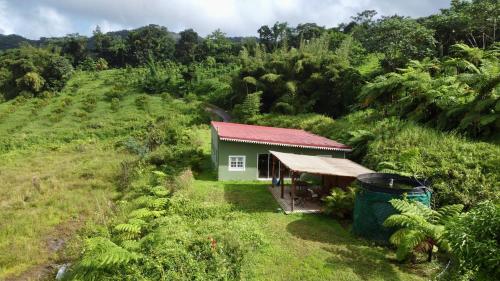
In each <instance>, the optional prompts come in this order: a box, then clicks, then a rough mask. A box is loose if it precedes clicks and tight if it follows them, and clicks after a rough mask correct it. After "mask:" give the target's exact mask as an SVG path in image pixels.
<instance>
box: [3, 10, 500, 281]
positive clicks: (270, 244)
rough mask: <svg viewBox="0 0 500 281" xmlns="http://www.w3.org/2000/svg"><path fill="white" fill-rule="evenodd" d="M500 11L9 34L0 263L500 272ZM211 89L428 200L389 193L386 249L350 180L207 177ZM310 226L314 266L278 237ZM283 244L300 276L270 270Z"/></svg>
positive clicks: (238, 110) (237, 112) (154, 271)
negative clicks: (323, 185) (299, 195)
mask: <svg viewBox="0 0 500 281" xmlns="http://www.w3.org/2000/svg"><path fill="white" fill-rule="evenodd" d="M499 21H500V4H499V2H498V1H496V0H472V1H467V0H452V1H451V3H450V6H449V8H446V9H442V10H441V11H440V12H438V13H436V14H434V15H430V16H427V17H421V18H410V17H404V16H399V15H378V14H377V12H376V11H375V10H366V11H363V12H360V13H358V14H356V15H353V16H352V17H351V20H350V21H349V22H346V23H342V24H340V25H338V26H336V27H324V26H320V25H318V24H315V23H302V24H298V25H297V26H291V25H289V24H288V23H286V22H276V23H274V24H273V25H263V26H261V27H260V28H259V29H258V30H257V34H258V37H228V36H227V35H226V34H225V33H224V32H222V31H221V30H219V29H218V30H215V31H213V32H212V33H210V34H209V35H207V36H205V37H202V36H200V35H199V34H198V33H197V32H196V31H195V30H193V29H186V30H184V31H181V32H179V33H174V32H171V31H169V30H168V29H167V28H166V27H163V26H160V25H155V24H150V25H147V26H144V27H140V28H137V29H133V30H123V31H119V32H108V33H103V32H102V31H101V28H100V27H99V26H97V27H96V28H95V30H94V31H93V34H92V36H90V37H86V36H83V35H79V34H69V35H67V36H65V37H54V38H42V39H41V40H24V39H23V38H19V37H17V36H2V37H0V41H1V44H0V46H1V47H2V50H1V51H0V132H1V133H0V158H1V159H2V162H3V163H0V206H2V210H3V211H2V212H1V213H2V214H0V225H5V226H7V227H2V228H1V229H0V251H2V252H4V253H6V254H5V255H3V254H2V255H1V256H0V279H2V280H3V278H6V279H7V280H37V277H36V276H39V271H40V268H43V270H45V271H49V272H51V273H50V274H52V273H54V267H55V266H54V265H55V264H58V265H61V264H64V266H65V267H67V270H66V272H65V274H64V276H61V277H60V280H269V279H268V278H272V279H273V280H325V276H327V277H326V278H334V277H336V278H338V280H464V281H466V280H471V281H472V280H496V279H497V278H500V245H499V244H500V38H499V37H500V34H498V33H499V32H498V29H499V27H498V22H499ZM211 106H215V107H217V108H220V109H222V110H224V111H226V112H228V114H230V115H231V116H232V117H233V119H234V121H235V122H240V123H247V124H257V125H269V126H277V127H289V128H299V129H304V130H306V131H309V132H312V133H315V134H318V135H321V136H324V137H327V138H330V139H333V140H338V141H341V142H343V143H346V144H348V145H350V146H352V147H353V153H351V155H349V158H351V159H352V160H354V161H357V162H359V163H362V164H363V165H365V166H366V167H369V168H370V169H373V170H376V171H381V172H391V173H398V174H402V175H406V176H410V177H415V178H421V179H425V180H428V181H429V182H431V183H432V189H433V201H432V209H433V210H428V208H422V206H420V205H418V204H414V203H411V202H408V201H404V200H401V201H402V202H394V203H393V205H394V206H395V208H396V209H398V210H399V211H400V213H401V214H400V215H399V217H394V218H393V219H392V220H387V221H386V222H385V223H386V224H387V226H390V227H399V228H401V231H398V232H396V233H398V234H397V235H396V236H393V237H391V243H392V245H390V246H389V247H382V246H379V245H373V244H371V243H369V242H366V241H362V240H360V239H358V238H355V237H352V236H351V234H350V233H349V231H344V228H343V227H344V226H343V225H342V223H345V219H344V218H339V217H335V215H334V214H335V213H343V212H348V211H349V210H351V209H352V202H351V201H352V198H351V199H346V198H349V196H350V195H349V194H340V193H335V192H334V193H332V195H331V196H329V197H328V198H329V199H328V200H330V201H329V202H326V204H327V206H330V208H337V209H332V210H330V211H329V212H327V213H328V214H327V215H325V216H322V217H314V216H311V217H308V216H306V217H293V216H286V217H283V216H279V214H276V213H273V209H276V208H271V207H270V208H269V209H265V212H264V211H263V209H259V208H263V207H262V206H263V205H265V204H273V203H269V202H268V201H266V199H265V198H264V199H262V198H261V197H259V196H261V192H260V191H252V189H250V190H249V189H245V188H243V187H244V186H245V185H250V186H255V185H258V184H257V183H231V184H223V183H214V182H213V181H211V180H210V179H211V178H213V175H212V174H211V170H210V164H209V159H208V158H209V150H210V144H209V141H210V138H209V136H208V134H209V130H208V124H209V122H210V119H211V118H213V116H211V115H210V114H209V112H207V111H206V108H207V107H211ZM13 186H14V187H16V188H15V191H14V192H11V191H10V189H11V188H12V187H13ZM241 192H242V193H241ZM242 194H243V195H242ZM243 196H248V197H251V198H256V199H255V202H250V203H249V202H248V200H247V201H246V200H245V199H244V198H243ZM259 198H260V199H259ZM340 200H343V202H348V204H347V205H346V206H344V205H342V206H341V207H339V205H336V203H338V202H340ZM346 200H347V201H346ZM349 200H351V201H349ZM349 202H351V206H349ZM260 203H262V204H260ZM238 204H240V206H239V207H238ZM245 204H247V205H245ZM242 206H243V207H242ZM346 210H347V211H346ZM332 214H333V215H332ZM38 221H43V222H40V223H37V222H38ZM267 221H274V223H271V225H266V224H267V223H266V222H267ZM337 221H338V222H337ZM333 222H334V223H335V225H334V226H331V224H332V223H333ZM299 223H303V224H304V225H307V226H313V227H316V228H317V229H318V234H317V237H313V238H314V239H316V240H314V242H313V243H310V244H307V246H303V247H302V248H301V247H300V246H297V245H299V244H300V243H302V242H300V241H297V240H298V238H296V237H295V236H293V235H290V237H288V238H286V239H288V240H284V241H285V242H286V243H290V244H291V245H296V246H297V247H298V248H300V251H302V252H300V254H311V253H312V252H316V254H311V255H312V256H311V257H312V258H311V260H310V261H308V264H307V266H305V267H302V266H301V265H300V261H299V260H296V259H295V258H296V257H295V256H294V255H299V253H298V252H297V253H295V252H293V253H287V250H285V249H286V247H287V245H286V244H279V243H285V242H283V241H281V242H276V240H279V239H278V237H280V235H278V234H277V233H278V229H281V228H285V227H286V229H288V230H289V231H290V229H292V230H293V231H291V232H295V233H301V234H300V235H302V236H300V237H301V239H304V240H307V239H305V238H304V235H306V234H303V233H302V232H303V231H304V230H303V229H300V227H301V225H300V224H299ZM347 224H348V223H347ZM33 225H36V226H35V227H33ZM290 225H291V226H290ZM294 225H298V226H297V227H295V228H293V226H294ZM280 227H281V228H280ZM302 227H304V226H302ZM54 233H55V234H54ZM323 236H325V237H323ZM327 236H328V237H330V238H326V237H327ZM61 237H62V238H61ZM308 238H311V237H309V236H308ZM313 238H311V239H313ZM53 240H54V241H63V242H62V243H63V244H64V246H63V247H62V248H59V247H56V249H55V250H53V249H52V248H53V246H51V244H50V243H48V242H47V241H53ZM334 240H335V242H334ZM287 241H288V242H287ZM338 241H341V242H342V243H343V244H342V245H334V246H332V245H333V244H335V243H337V242H338ZM47 243H48V245H49V246H47ZM315 243H316V244H315ZM318 243H322V244H321V245H319V246H318ZM306 247H310V248H306ZM315 247H316V248H315ZM29 252H31V253H33V255H34V256H35V257H32V256H31V255H29V254H27V253H29ZM429 252H430V255H431V257H432V255H434V257H435V259H434V260H432V261H430V262H426V261H423V260H422V255H425V254H427V253H429ZM280 255H282V256H284V257H286V258H289V260H290V261H292V262H290V263H288V264H287V263H286V262H285V261H278V262H277V263H278V264H279V265H280V266H282V267H283V268H285V271H288V272H289V273H288V274H290V275H284V274H283V273H281V272H278V271H275V270H276V269H271V268H269V267H271V265H272V264H273V263H275V262H276V260H280ZM315 255H316V256H315ZM319 255H323V256H319ZM327 255H328V256H329V257H330V258H329V259H330V261H323V260H324V257H325V256H327ZM370 259H377V262H376V263H378V264H372V263H371V260H370ZM323 262H324V263H325V264H327V263H333V264H340V265H338V266H337V267H334V268H326V267H322V266H323V265H324V264H323ZM43 265H50V266H45V267H43ZM51 266H52V267H51ZM351 267H352V268H354V269H353V270H351V269H350V268H351ZM47 268H48V269H47ZM59 268H60V267H59ZM302 268H304V269H303V270H304V271H303V272H301V273H299V272H298V271H300V270H302ZM325 268H326V269H325ZM378 268H382V269H381V270H379V269H378ZM43 270H42V271H43ZM56 271H57V270H56ZM59 271H60V270H59ZM296 271H297V272H296ZM45 274H46V273H45ZM294 274H295V275H294ZM301 274H303V275H301ZM270 276H271V277H270ZM52 277H53V276H52ZM30 278H33V279H30ZM44 278H47V275H45V276H44ZM40 280H45V279H40Z"/></svg>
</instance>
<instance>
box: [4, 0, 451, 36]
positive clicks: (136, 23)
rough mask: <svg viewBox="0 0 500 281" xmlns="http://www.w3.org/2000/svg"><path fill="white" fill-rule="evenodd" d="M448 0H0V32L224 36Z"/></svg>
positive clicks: (411, 9)
mask: <svg viewBox="0 0 500 281" xmlns="http://www.w3.org/2000/svg"><path fill="white" fill-rule="evenodd" d="M449 3H450V0H0V34H19V35H22V36H24V37H27V38H30V39H38V38H39V37H52V36H62V35H66V34H69V33H80V34H82V35H91V34H92V30H94V29H95V27H96V25H99V26H100V27H101V30H102V31H103V32H107V31H115V30H122V29H131V28H137V27H140V26H144V25H147V24H150V23H154V24H159V25H163V26H166V27H167V28H168V29H169V30H171V31H175V32H179V31H182V30H184V29H187V28H193V29H194V30H195V31H197V32H198V33H199V34H200V35H201V36H205V35H207V34H209V33H211V32H212V31H214V30H215V29H218V28H220V29H221V30H222V31H223V32H225V33H227V34H228V35H229V36H254V35H257V29H259V27H260V26H262V25H264V24H267V25H272V24H274V22H276V21H282V22H283V21H286V22H288V23H289V24H290V25H291V26H296V25H297V24H298V23H305V22H315V23H317V24H319V25H322V26H326V27H334V26H337V25H338V24H339V23H342V22H349V21H350V17H351V16H354V15H356V13H358V12H361V11H363V10H376V11H377V12H378V13H379V15H393V14H399V15H404V16H411V17H420V16H427V15H430V14H433V13H436V12H438V11H439V9H442V8H447V7H449Z"/></svg>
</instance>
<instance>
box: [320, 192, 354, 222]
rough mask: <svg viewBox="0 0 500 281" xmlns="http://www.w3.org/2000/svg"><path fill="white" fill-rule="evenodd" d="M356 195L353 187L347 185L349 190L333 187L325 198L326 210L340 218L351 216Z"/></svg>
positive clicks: (327, 212)
mask: <svg viewBox="0 0 500 281" xmlns="http://www.w3.org/2000/svg"><path fill="white" fill-rule="evenodd" d="M355 195H356V192H355V189H354V188H353V187H347V190H342V189H340V188H332V192H331V194H330V195H328V196H326V197H325V198H324V199H323V202H324V206H323V207H324V212H325V213H326V214H328V215H331V216H333V217H336V218H340V219H346V218H351V217H352V211H353V210H354V198H355Z"/></svg>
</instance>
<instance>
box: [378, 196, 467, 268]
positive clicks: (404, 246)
mask: <svg viewBox="0 0 500 281" xmlns="http://www.w3.org/2000/svg"><path fill="white" fill-rule="evenodd" d="M390 203H391V204H392V206H393V207H394V208H395V209H396V210H398V211H399V212H400V213H399V214H394V215H392V216H390V217H388V218H387V219H386V220H385V222H384V226H386V227H395V228H399V229H398V230H396V232H394V234H392V236H391V237H390V239H389V241H390V242H391V243H392V244H394V245H395V246H397V251H396V258H397V259H398V260H400V261H402V260H405V259H406V258H407V257H408V256H409V255H410V254H411V253H412V252H413V251H417V252H426V253H428V261H430V260H431V259H432V251H433V249H434V247H437V248H438V249H440V250H444V251H449V245H448V242H447V241H446V239H444V238H443V234H444V230H445V227H444V224H445V223H446V222H447V221H448V220H449V219H450V218H452V217H454V216H456V215H458V214H459V213H460V212H461V211H462V209H463V206H462V205H449V206H445V207H442V208H440V209H438V210H432V209H430V208H429V207H427V206H426V205H424V204H423V203H421V202H410V201H407V200H400V199H392V200H391V201H390Z"/></svg>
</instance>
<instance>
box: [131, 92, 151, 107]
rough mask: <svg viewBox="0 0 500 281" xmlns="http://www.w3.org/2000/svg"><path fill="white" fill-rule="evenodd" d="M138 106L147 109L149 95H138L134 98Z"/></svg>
mask: <svg viewBox="0 0 500 281" xmlns="http://www.w3.org/2000/svg"><path fill="white" fill-rule="evenodd" d="M134 103H135V105H136V106H137V108H139V109H142V110H146V109H148V106H149V97H148V96H147V95H138V96H137V97H136V98H135V100H134Z"/></svg>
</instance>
